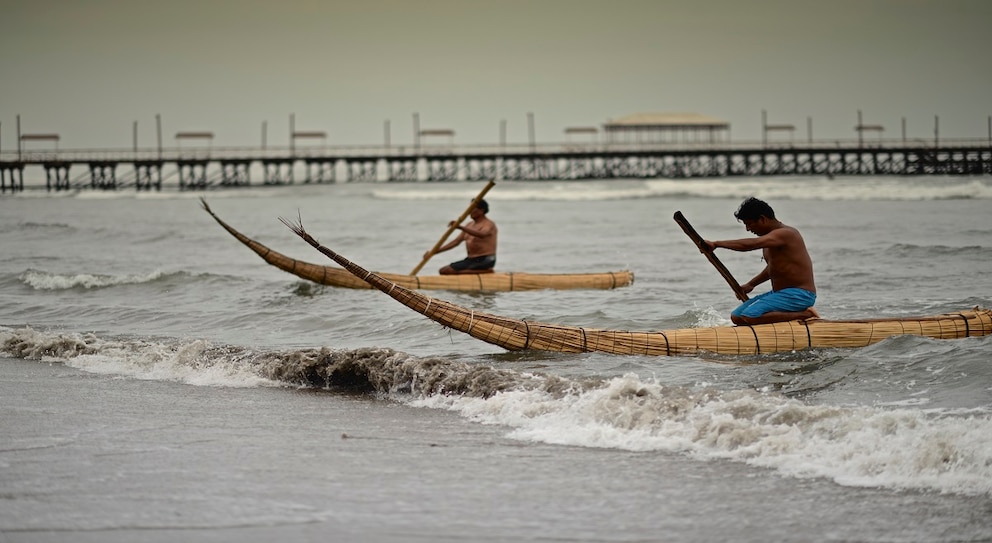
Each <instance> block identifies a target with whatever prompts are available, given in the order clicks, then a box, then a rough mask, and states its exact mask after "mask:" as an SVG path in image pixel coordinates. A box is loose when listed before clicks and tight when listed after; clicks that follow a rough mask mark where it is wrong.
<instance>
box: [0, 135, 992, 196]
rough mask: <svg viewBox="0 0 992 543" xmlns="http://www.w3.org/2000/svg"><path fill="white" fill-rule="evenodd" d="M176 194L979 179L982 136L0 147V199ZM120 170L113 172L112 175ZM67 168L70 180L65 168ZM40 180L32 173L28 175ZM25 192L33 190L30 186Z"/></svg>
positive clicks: (985, 161)
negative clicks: (45, 194)
mask: <svg viewBox="0 0 992 543" xmlns="http://www.w3.org/2000/svg"><path fill="white" fill-rule="evenodd" d="M26 169H28V170H36V171H43V172H44V185H43V186H44V188H46V189H47V190H55V191H61V190H81V189H103V190H116V189H120V188H129V187H134V188H136V189H137V190H142V189H148V190H151V189H155V190H161V189H162V187H163V185H170V184H174V185H176V186H177V187H178V188H179V190H187V189H206V188H210V187H214V186H216V187H240V186H249V185H252V178H253V177H255V178H256V179H257V178H258V177H261V178H262V184H264V185H284V184H293V183H296V182H303V183H338V182H375V181H386V182H388V181H459V180H485V179H515V180H546V179H617V178H658V177H665V178H692V177H735V176H738V177H740V176H775V175H796V176H802V175H824V176H829V177H832V176H839V175H988V174H992V140H990V139H983V138H949V139H942V140H940V141H936V140H922V139H899V140H885V139H872V140H864V139H859V140H839V139H838V140H820V141H805V142H804V141H795V140H790V141H734V142H731V141H717V142H711V141H699V142H695V141H680V142H665V141H653V142H564V143H544V144H508V145H493V144H477V145H455V144H450V143H449V144H429V145H404V146H374V145H350V146H341V145H337V146H328V145H314V146H293V147H264V148H258V147H212V146H203V147H171V148H139V149H134V148H132V149H24V148H22V149H21V150H19V151H3V152H0V193H3V192H6V191H7V189H8V188H10V190H11V191H18V190H24V187H25V182H24V172H25V170H26ZM119 170H121V171H119ZM71 171H73V172H74V173H71ZM37 179H40V177H38V176H36V180H37ZM29 186H30V184H29ZM34 186H35V187H37V188H40V186H41V185H40V183H39V182H35V183H34Z"/></svg>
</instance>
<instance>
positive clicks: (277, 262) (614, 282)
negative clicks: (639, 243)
mask: <svg viewBox="0 0 992 543" xmlns="http://www.w3.org/2000/svg"><path fill="white" fill-rule="evenodd" d="M200 204H201V205H202V206H203V209H204V210H205V211H206V212H207V213H209V214H210V216H211V217H213V218H214V220H215V221H217V223H218V224H220V225H221V226H222V227H223V228H224V229H225V230H227V231H228V233H230V234H231V235H232V236H234V237H235V238H236V239H237V240H238V241H240V242H241V243H243V244H245V246H247V247H248V248H249V249H251V250H252V251H254V252H255V253H256V254H257V255H258V256H260V257H262V259H263V260H265V262H267V263H268V264H270V265H272V266H275V267H277V268H279V269H280V270H282V271H284V272H287V273H291V274H293V275H295V276H297V277H299V278H301V279H306V280H308V281H313V282H314V283H319V284H321V285H328V286H332V287H341V288H355V289H371V288H375V287H373V286H372V285H370V284H369V283H367V282H365V281H363V280H361V279H359V278H358V277H356V276H355V275H354V274H352V273H350V272H348V271H346V270H343V269H341V268H335V267H333V266H321V265H319V264H313V263H310V262H304V261H302V260H297V259H295V258H291V257H288V256H286V255H284V254H282V253H279V252H277V251H273V250H272V249H270V248H268V247H266V246H265V245H263V244H261V243H259V242H257V241H255V240H253V239H251V238H249V237H248V236H246V235H244V234H242V233H241V232H239V231H237V230H235V229H234V228H233V227H231V226H230V225H228V224H227V223H226V222H224V221H223V220H221V219H220V217H218V216H217V215H216V214H214V212H213V211H212V210H211V209H210V206H208V205H207V202H206V201H205V200H203V199H201V200H200ZM378 275H379V276H380V277H383V278H385V279H386V280H388V281H391V282H393V283H396V284H397V285H400V286H402V287H405V288H409V289H418V290H457V291H469V292H478V291H488V292H502V291H520V290H540V289H553V290H569V289H599V290H605V289H613V288H619V287H625V286H629V285H631V284H633V283H634V273H633V272H631V271H629V270H622V271H611V272H602V273H573V274H567V273H557V274H544V273H514V272H496V273H479V274H466V275H419V276H418V275H401V274H395V273H378Z"/></svg>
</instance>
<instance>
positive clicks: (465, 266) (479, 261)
mask: <svg viewBox="0 0 992 543" xmlns="http://www.w3.org/2000/svg"><path fill="white" fill-rule="evenodd" d="M451 267H452V269H454V270H455V271H464V270H491V269H493V268H495V267H496V255H489V256H475V257H472V258H466V259H465V260H459V261H458V262H452V263H451Z"/></svg>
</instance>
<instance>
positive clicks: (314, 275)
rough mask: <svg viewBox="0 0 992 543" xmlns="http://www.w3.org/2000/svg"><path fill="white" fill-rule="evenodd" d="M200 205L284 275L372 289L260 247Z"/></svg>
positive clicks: (327, 283) (322, 282) (203, 201)
mask: <svg viewBox="0 0 992 543" xmlns="http://www.w3.org/2000/svg"><path fill="white" fill-rule="evenodd" d="M200 205H201V206H202V207H203V210H204V211H206V212H207V213H209V214H210V216H211V217H213V218H214V220H215V221H217V224H219V225H221V227H223V228H224V230H227V232H228V233H229V234H231V235H232V236H234V237H235V239H237V240H238V241H240V242H241V243H243V244H245V246H247V247H248V248H249V249H251V250H252V251H254V252H255V254H257V255H258V256H260V257H262V260H264V261H265V262H267V263H269V264H271V265H273V266H275V267H277V268H279V269H280V270H282V271H284V272H286V273H291V274H293V275H295V276H297V277H299V278H301V279H307V280H309V281H313V282H315V283H320V284H322V285H331V286H346V287H348V288H372V287H371V285H368V284H363V283H362V282H361V281H357V280H356V281H341V279H340V276H341V275H342V274H343V272H342V270H335V269H333V268H329V267H327V266H320V265H317V264H312V263H310V262H304V261H302V260H297V259H295V258H291V257H288V256H286V255H284V254H282V253H280V252H278V251H273V250H272V249H270V248H268V247H266V246H265V245H262V244H261V243H259V242H257V241H255V240H253V239H251V238H249V237H248V236H246V235H244V234H242V233H241V232H238V231H237V230H235V229H234V227H232V226H230V225H229V224H227V223H226V222H224V221H223V220H221V218H220V217H218V216H217V215H216V214H215V213H214V212H213V210H212V209H210V206H209V205H207V201H206V200H204V199H203V198H200ZM343 275H344V277H348V275H347V274H343Z"/></svg>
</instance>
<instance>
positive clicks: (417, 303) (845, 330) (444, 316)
mask: <svg viewBox="0 0 992 543" xmlns="http://www.w3.org/2000/svg"><path fill="white" fill-rule="evenodd" d="M280 220H281V221H282V222H283V223H285V224H286V226H289V227H290V228H291V229H292V230H293V231H294V232H296V234H297V235H299V236H300V237H301V238H303V239H304V240H305V241H306V242H307V243H309V244H310V245H312V246H313V247H314V248H316V249H317V250H318V251H320V252H321V253H323V254H325V255H326V256H328V257H329V258H331V259H332V260H334V261H335V262H337V263H338V264H340V265H341V266H343V267H344V268H345V269H346V270H348V271H349V272H351V273H353V274H355V275H356V276H357V277H361V278H362V280H364V281H366V282H368V283H370V284H372V285H373V286H374V287H375V288H377V289H379V290H381V291H383V292H385V293H386V294H388V295H389V296H391V297H392V298H393V299H395V300H397V301H398V302H400V303H402V304H403V305H405V306H407V307H409V308H410V309H412V310H414V311H416V312H417V313H420V314H422V315H424V316H426V317H428V318H430V319H431V320H433V321H435V322H438V323H440V324H442V325H444V326H447V327H449V328H453V329H455V330H458V331H460V332H464V333H466V334H469V335H471V336H472V337H474V338H477V339H481V340H482V341H485V342H487V343H491V344H493V345H498V346H500V347H503V348H504V349H507V350H511V351H517V350H523V349H534V350H541V351H557V352H569V353H578V352H592V351H596V352H604V353H612V354H629V355H683V354H693V353H698V352H700V351H709V352H714V353H719V354H728V355H750V354H765V353H775V352H782V351H792V350H798V349H807V348H828V347H864V346H867V345H871V344H873V343H877V342H879V341H881V340H883V339H886V338H889V337H892V336H898V335H916V336H926V337H931V338H936V339H954V338H965V337H974V336H985V335H989V334H992V311H990V310H988V309H979V308H977V307H976V308H974V309H969V310H965V311H959V312H955V313H947V314H943V315H933V316H927V317H916V318H896V319H867V320H843V321H831V320H823V319H814V320H808V321H789V322H781V323H775V324H762V325H756V326H719V327H710V328H685V329H679V330H662V331H656V332H629V331H623V330H599V329H592V328H581V327H578V326H564V325H557V324H545V323H540V322H530V321H524V320H519V319H511V318H507V317H500V316H498V315H491V314H489V313H482V312H478V311H474V310H471V309H467V308H464V307H461V306H458V305H455V304H453V303H450V302H446V301H444V300H438V299H435V298H431V297H429V296H427V295H425V294H422V293H420V292H415V291H413V290H410V289H408V288H405V287H403V286H402V285H399V284H396V283H394V282H392V281H389V280H387V279H386V278H385V277H383V276H381V275H379V274H376V273H373V272H370V271H367V270H365V269H364V268H362V267H361V266H359V265H358V264H355V263H353V262H351V261H349V260H348V259H346V258H344V257H343V256H341V255H339V254H337V253H335V252H334V251H332V250H330V249H328V248H327V247H324V246H323V245H321V244H320V243H319V242H318V241H317V240H315V239H314V238H313V237H312V236H310V234H308V233H307V232H306V231H305V230H304V229H303V225H302V224H301V223H291V222H289V221H287V220H286V219H280Z"/></svg>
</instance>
